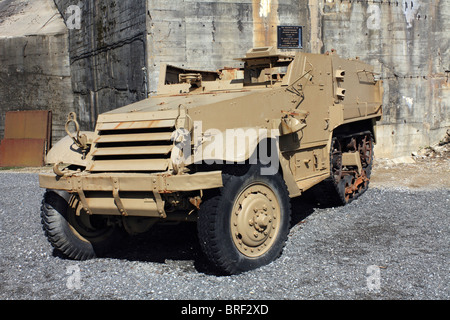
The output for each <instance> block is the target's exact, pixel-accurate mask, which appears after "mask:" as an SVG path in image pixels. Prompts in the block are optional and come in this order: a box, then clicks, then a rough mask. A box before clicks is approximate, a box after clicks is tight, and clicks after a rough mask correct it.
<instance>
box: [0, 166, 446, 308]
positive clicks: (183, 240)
mask: <svg viewBox="0 0 450 320" xmlns="http://www.w3.org/2000/svg"><path fill="white" fill-rule="evenodd" d="M43 194H44V190H42V189H40V188H39V183H38V175H37V174H36V173H12V172H2V173H0V299H2V300H22V299H26V300H28V299H32V300H50V299H51V300H65V299H71V300H72V299H73V300H85V299H86V300H87V299H89V300H93V299H100V300H110V299H126V300H153V299H155V300H179V299H189V300H202V299H208V300H210V299H212V300H215V299H218V300H221V299H227V300H251V299H257V300H258V299H262V300H284V299H289V300H322V299H336V300H341V299H342V300H343V299H345V300H347V299H358V300H359V299H361V300H365V299H380V300H388V299H389V300H390V299H401V300H414V299H423V300H430V299H432V300H434V299H437V300H448V299H449V298H450V290H449V283H450V277H449V253H450V250H449V249H450V247H449V231H450V230H449V226H450V217H449V214H450V210H449V208H450V189H448V188H440V189H439V188H433V189H430V190H427V189H413V188H405V187H402V188H395V187H388V188H384V187H382V186H380V185H378V186H376V187H372V188H369V190H368V191H367V192H366V193H365V194H364V195H362V196H361V197H360V198H359V199H358V200H357V201H354V202H352V203H350V204H349V205H347V206H345V207H331V208H324V207H321V206H320V205H318V204H317V203H315V202H313V201H312V200H310V198H309V197H307V195H306V194H305V196H303V197H301V198H298V199H295V200H293V208H294V212H293V226H292V228H291V230H290V234H289V238H288V241H287V244H286V247H285V249H284V252H283V254H282V255H281V257H280V258H279V259H277V260H276V261H274V262H272V263H271V264H269V265H267V266H264V267H262V268H260V269H257V270H253V271H250V272H246V273H243V274H239V275H233V276H217V275H215V274H213V273H212V272H211V271H210V270H209V269H208V265H207V263H206V261H205V258H204V257H203V255H202V253H201V252H200V247H199V245H198V240H197V236H196V229H195V225H193V224H178V225H160V226H157V227H155V228H154V229H152V230H151V231H150V232H148V233H146V234H142V235H138V236H135V237H131V238H127V239H126V240H125V241H123V242H122V243H121V244H120V246H119V247H117V250H115V251H114V253H112V254H111V255H110V256H108V257H106V258H100V259H93V260H88V261H73V260H68V259H64V258H62V257H60V256H59V255H58V254H56V253H55V252H53V250H52V247H51V246H50V244H49V243H48V241H47V240H46V238H45V236H44V233H43V231H42V228H41V223H40V205H41V199H42V196H43Z"/></svg>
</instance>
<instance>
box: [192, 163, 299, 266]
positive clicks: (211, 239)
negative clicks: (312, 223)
mask: <svg viewBox="0 0 450 320" xmlns="http://www.w3.org/2000/svg"><path fill="white" fill-rule="evenodd" d="M260 169H261V167H260V166H251V167H250V169H249V170H248V171H247V172H246V173H244V174H243V175H238V174H233V173H231V174H223V181H224V186H223V187H222V188H220V189H219V190H217V192H216V193H215V194H212V195H210V197H209V198H208V199H207V200H206V201H205V202H204V203H203V204H202V206H201V207H200V211H199V220H198V235H199V240H200V245H201V247H202V249H203V251H204V253H205V255H206V256H207V258H208V259H209V261H210V262H211V263H212V265H213V266H215V267H216V269H217V270H218V271H219V272H221V273H225V274H237V273H241V272H244V271H248V270H252V269H256V268H258V267H261V266H263V265H266V264H268V263H270V262H272V261H273V260H275V259H276V258H278V257H279V256H280V254H281V252H282V250H283V247H284V245H285V243H286V240H287V235H288V233H289V225H290V216H291V207H290V199H289V196H288V190H287V187H286V184H285V183H284V180H283V178H282V176H281V175H280V174H279V173H277V174H275V175H267V176H265V175H261V173H260Z"/></svg>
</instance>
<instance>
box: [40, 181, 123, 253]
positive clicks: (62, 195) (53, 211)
mask: <svg viewBox="0 0 450 320" xmlns="http://www.w3.org/2000/svg"><path fill="white" fill-rule="evenodd" d="M70 197H71V195H70V194H69V193H67V192H62V191H54V190H47V191H46V193H45V194H44V198H43V200H42V206H41V223H42V228H43V230H44V232H45V235H46V237H47V239H48V241H49V242H50V244H51V245H52V246H53V247H54V248H55V249H56V250H57V251H59V252H60V253H62V254H63V256H65V257H67V258H69V259H74V260H87V259H92V258H96V257H100V256H103V255H104V254H105V253H106V252H107V251H108V250H109V249H110V248H111V246H113V245H114V244H115V243H117V241H118V240H119V239H120V238H121V237H122V235H123V232H122V231H121V230H120V228H118V227H117V226H114V227H110V229H109V230H108V233H107V236H105V237H103V239H102V240H100V241H92V240H88V239H84V240H82V239H80V237H79V236H78V235H76V234H75V233H74V231H73V227H72V226H71V225H70V223H69V222H68V220H69V219H68V215H69V214H70V212H72V210H68V209H69V204H68V201H69V199H70Z"/></svg>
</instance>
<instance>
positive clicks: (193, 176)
mask: <svg viewBox="0 0 450 320" xmlns="http://www.w3.org/2000/svg"><path fill="white" fill-rule="evenodd" d="M239 60H241V61H242V62H243V64H244V67H243V68H224V69H221V70H217V71H204V70H187V69H183V68H179V67H175V66H171V65H162V66H161V71H160V74H159V86H158V93H157V94H156V95H154V96H152V97H150V98H149V99H146V100H142V101H139V102H137V103H134V104H131V105H128V106H125V107H122V108H119V109H116V110H113V111H110V112H107V113H104V114H101V115H100V116H99V117H98V119H97V124H96V128H95V132H85V131H80V128H79V126H78V123H77V120H76V115H75V114H70V115H69V118H68V120H67V123H66V130H67V132H68V136H67V137H66V138H64V139H62V140H61V141H60V142H58V143H57V144H56V145H55V146H54V147H53V148H52V149H51V150H50V152H49V154H48V156H47V162H48V163H49V164H51V165H53V171H54V174H41V175H40V177H39V178H40V186H41V187H42V188H46V189H47V192H46V193H45V195H44V199H43V205H42V212H41V216H42V222H43V226H44V230H45V232H46V235H47V237H48V239H49V241H50V243H51V244H52V245H53V246H54V247H55V248H56V249H58V250H59V251H61V252H62V253H64V254H65V255H66V256H68V257H71V258H74V259H87V258H92V257H96V256H98V255H101V254H103V253H104V252H105V250H107V249H108V248H111V247H112V248H114V246H112V244H113V243H114V240H115V239H117V237H118V236H119V235H120V234H121V233H122V232H123V230H125V231H127V232H128V233H130V234H136V233H141V232H145V231H147V230H148V229H149V228H150V227H151V226H153V225H154V224H155V223H158V222H164V221H194V222H196V223H197V225H198V236H199V239H200V243H201V247H202V249H203V251H204V253H205V255H206V256H207V257H208V259H209V261H210V262H211V264H212V265H213V266H214V267H216V268H217V269H218V270H219V271H220V272H224V273H228V274H233V273H239V272H242V271H246V270H250V269H254V268H257V267H259V266H262V265H264V264H267V263H269V262H271V261H273V260H274V259H276V258H277V257H278V256H279V255H280V254H281V252H282V249H283V246H284V244H285V241H286V238H287V235H288V231H289V226H290V216H291V201H290V199H291V198H293V197H297V196H301V195H302V193H304V191H305V190H307V189H309V188H311V187H314V186H315V187H316V188H318V190H321V192H320V196H321V197H322V198H323V201H327V202H328V203H329V205H345V204H347V203H349V202H350V201H353V200H354V199H356V198H357V197H358V196H359V195H361V194H362V193H363V192H364V191H365V190H367V188H368V185H369V182H370V175H371V169H372V161H373V145H374V143H375V123H376V121H377V120H379V119H380V118H381V116H382V95H383V92H382V85H381V81H377V80H376V78H375V75H374V72H373V68H372V67H371V66H370V65H367V64H365V63H363V62H362V61H360V60H359V59H350V60H348V59H343V58H340V57H339V56H338V55H337V54H336V53H335V52H332V53H327V54H323V55H320V54H308V53H302V52H298V53H297V54H296V55H295V56H290V55H283V54H279V53H278V52H276V50H274V48H272V47H264V48H253V49H251V50H250V51H248V52H247V54H246V56H245V57H244V58H241V59H239Z"/></svg>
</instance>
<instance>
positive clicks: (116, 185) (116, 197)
mask: <svg viewBox="0 0 450 320" xmlns="http://www.w3.org/2000/svg"><path fill="white" fill-rule="evenodd" d="M111 179H112V183H113V190H112V194H113V197H114V203H115V204H116V206H117V209H119V211H120V214H121V215H123V216H128V213H127V211H126V210H125V207H124V206H123V203H122V200H121V199H120V196H119V180H118V179H117V178H111Z"/></svg>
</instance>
